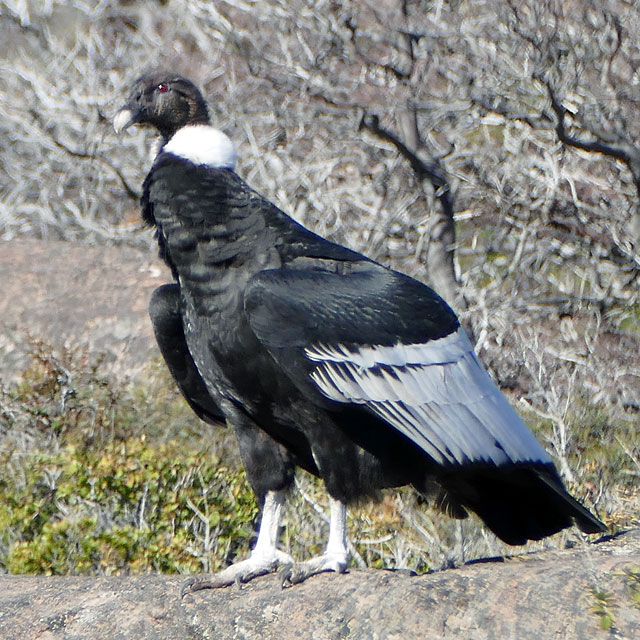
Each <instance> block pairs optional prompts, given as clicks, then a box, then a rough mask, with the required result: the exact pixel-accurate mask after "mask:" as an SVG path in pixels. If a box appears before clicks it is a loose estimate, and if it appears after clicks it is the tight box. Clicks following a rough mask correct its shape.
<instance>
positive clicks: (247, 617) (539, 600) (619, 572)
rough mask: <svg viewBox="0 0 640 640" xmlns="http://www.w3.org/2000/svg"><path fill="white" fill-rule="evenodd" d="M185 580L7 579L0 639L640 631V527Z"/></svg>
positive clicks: (543, 635)
mask: <svg viewBox="0 0 640 640" xmlns="http://www.w3.org/2000/svg"><path fill="white" fill-rule="evenodd" d="M183 580H184V577H181V576H175V575H174V576H163V575H139V576H131V577H36V576H6V575H5V576H0V638H6V639H10V638H16V639H18V638H19V639H20V640H35V639H38V640H54V639H57V638H60V639H63V638H64V639H65V640H89V639H91V640H94V639H96V638H98V639H103V638H104V639H105V640H106V639H109V640H116V639H129V638H136V639H142V638H144V639H145V640H167V639H173V638H176V639H177V638H212V639H217V640H226V639H240V638H242V639H244V640H270V639H273V640H276V639H277V640H289V639H292V640H293V639H294V638H304V639H306V638H309V639H311V640H338V639H342V640H376V639H379V640H383V639H384V640H407V639H414V638H415V639H423V640H430V639H436V638H437V639H445V640H446V639H448V638H461V639H465V640H485V639H486V640H489V639H498V638H499V639H501V640H508V639H514V640H516V639H517V640H529V639H531V640H546V639H551V638H562V639H564V640H572V639H576V640H578V639H580V640H587V639H593V638H624V639H628V640H632V639H633V638H640V601H639V600H640V585H639V582H638V581H639V580H640V530H635V531H633V532H630V533H627V534H624V535H621V536H619V537H618V538H616V539H614V540H611V541H608V542H603V543H599V544H594V545H589V546H582V545H579V546H578V547H576V548H575V549H571V550H563V551H553V552H542V553H538V554H531V555H527V556H522V557H514V558H511V559H507V560H505V561H504V562H485V563H476V564H473V565H468V566H464V567H461V568H458V569H448V570H445V571H441V572H438V573H432V574H428V575H423V576H419V577H411V576H407V575H403V574H401V573H392V572H387V571H376V570H367V571H352V572H350V573H348V574H345V575H335V574H324V575H320V576H316V577H313V578H310V579H309V580H308V581H307V582H305V583H302V584H300V585H296V586H294V587H289V588H286V589H281V588H280V582H279V578H278V576H276V575H274V576H267V577H262V578H257V579H255V580H254V581H253V582H251V583H249V584H247V585H242V586H241V587H237V586H236V587H230V588H227V589H221V590H216V591H199V592H197V593H194V594H189V595H187V596H185V598H184V599H182V600H181V599H180V596H179V592H180V585H181V584H182V582H183ZM603 627H606V629H605V628H603Z"/></svg>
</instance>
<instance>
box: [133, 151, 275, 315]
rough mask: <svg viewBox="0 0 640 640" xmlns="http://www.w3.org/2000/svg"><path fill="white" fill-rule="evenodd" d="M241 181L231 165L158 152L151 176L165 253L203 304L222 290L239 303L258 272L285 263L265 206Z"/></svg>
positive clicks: (151, 206)
mask: <svg viewBox="0 0 640 640" xmlns="http://www.w3.org/2000/svg"><path fill="white" fill-rule="evenodd" d="M236 183H237V177H236V176H235V174H233V173H231V172H229V171H227V170H224V169H220V170H212V169H210V168H205V167H197V166H193V165H190V164H189V163H186V162H183V161H181V160H180V159H177V158H174V157H172V156H170V155H169V157H167V158H163V157H162V156H161V157H160V158H159V160H158V162H157V163H156V165H155V166H154V169H153V170H152V172H151V174H150V176H149V179H148V181H147V185H146V186H147V189H146V193H145V195H146V198H147V202H148V205H147V210H148V211H149V212H150V216H151V217H152V222H153V223H154V224H155V225H156V226H157V229H158V242H159V245H160V252H161V255H162V257H163V258H164V259H165V261H166V262H167V263H168V264H169V266H170V267H171V268H172V270H173V272H174V276H175V277H176V278H177V279H178V281H179V282H180V285H181V287H182V288H183V289H184V293H185V294H186V295H187V297H189V295H188V294H189V292H191V293H192V294H193V295H194V296H195V297H197V298H198V299H199V301H200V303H201V304H202V302H203V301H204V302H206V299H207V298H215V297H219V296H222V297H224V298H229V299H230V300H229V302H231V299H233V300H234V301H235V302H236V303H239V302H240V300H241V293H242V290H243V287H244V285H245V284H246V282H247V281H248V279H249V278H250V277H251V276H252V275H253V274H254V273H256V272H258V271H260V270H263V269H269V268H273V267H277V266H279V264H280V258H279V255H278V253H277V251H276V250H275V248H274V240H273V237H272V235H273V234H272V232H271V231H270V229H269V228H268V226H267V224H266V221H265V218H264V216H263V215H261V210H260V207H259V206H257V205H256V204H255V203H254V202H253V201H252V198H251V194H250V193H246V192H245V191H244V190H243V189H241V188H240V189H238V185H237V184H236ZM203 297H204V300H203ZM211 302H212V300H209V304H211ZM205 306H208V305H205ZM225 306H226V305H225ZM209 310H211V309H209Z"/></svg>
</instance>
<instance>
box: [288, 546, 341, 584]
mask: <svg viewBox="0 0 640 640" xmlns="http://www.w3.org/2000/svg"><path fill="white" fill-rule="evenodd" d="M348 563H349V559H348V556H347V554H346V553H324V554H322V555H321V556H316V557H315V558H311V559H310V560H307V561H305V562H296V563H291V564H290V565H288V566H285V567H283V569H282V572H281V575H282V586H283V587H284V586H285V584H286V583H287V582H288V583H289V584H298V583H300V582H304V581H305V580H306V579H307V578H309V577H311V576H315V575H316V574H318V573H323V572H325V571H335V572H336V573H344V572H345V571H346V570H347V564H348Z"/></svg>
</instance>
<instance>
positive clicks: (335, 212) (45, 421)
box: [0, 0, 640, 573]
mask: <svg viewBox="0 0 640 640" xmlns="http://www.w3.org/2000/svg"><path fill="white" fill-rule="evenodd" d="M639 29H640V9H638V7H637V6H636V4H635V3H632V2H625V1H623V0H607V1H605V2H602V1H596V0H593V1H589V0H587V1H581V2H573V1H571V0H565V1H562V2H561V1H560V0H558V1H553V0H545V1H543V2H528V1H522V2H519V1H516V0H511V1H504V0H502V1H499V2H483V1H474V2H467V1H465V0H462V1H457V2H453V1H450V2H445V1H444V0H433V1H424V2H423V1H415V2H409V1H407V2H402V1H400V0H385V1H383V2H375V3H374V2H371V3H369V2H366V1H364V0H363V1H359V2H348V1H346V0H338V1H331V2H329V1H325V0H319V1H316V2H312V1H310V0H309V1H304V0H291V1H287V2H278V1H276V0H267V1H264V0H263V1H260V2H258V1H252V0H238V1H235V0H232V1H219V2H205V1H202V2H200V1H197V0H174V1H167V2H151V1H147V2H130V1H124V0H122V1H120V2H117V1H115V0H105V1H103V2H88V1H84V0H69V1H68V2H61V1H57V0H50V1H49V2H46V3H42V2H36V1H29V0H18V1H11V0H0V40H1V41H2V42H4V43H5V47H4V50H3V53H2V56H1V57H0V70H1V72H0V137H1V140H2V145H1V148H0V234H1V236H2V238H3V240H5V241H11V240H13V241H19V240H20V238H21V237H25V236H31V237H33V236H36V237H41V238H45V239H46V238H61V239H64V240H67V241H69V242H76V243H93V244H98V245H106V244H109V243H121V244H128V245H134V246H139V247H142V248H144V249H145V250H148V251H150V252H151V251H154V249H153V239H152V237H151V234H150V232H149V231H148V230H146V229H143V228H142V226H141V223H140V220H139V214H138V205H137V194H138V191H139V189H140V185H141V182H142V179H143V177H144V175H145V173H146V171H147V170H148V167H149V164H150V160H151V156H150V155H149V152H148V146H149V143H150V141H151V138H150V135H149V134H148V133H146V132H141V131H137V132H134V133H132V134H130V135H126V136H123V137H122V138H117V137H116V136H115V135H114V134H113V132H112V128H111V124H110V119H111V118H112V116H113V114H114V113H115V110H116V109H117V107H118V106H119V105H120V104H121V102H122V100H123V96H124V94H125V92H126V90H127V86H128V85H129V83H130V82H131V81H132V80H133V79H134V78H135V77H137V76H138V75H139V74H140V73H141V72H142V71H144V70H146V69H149V68H152V67H157V66H164V67H170V68H176V69H178V70H180V71H181V72H183V73H185V74H186V75H189V76H190V77H192V78H193V79H194V80H195V81H196V82H197V83H198V84H200V85H201V86H203V87H204V89H205V92H206V94H207V96H208V98H209V101H210V106H211V112H212V116H213V118H214V121H215V123H216V125H217V126H218V127H220V128H222V129H224V130H225V131H227V132H228V133H229V134H230V135H231V136H232V138H233V139H234V140H235V141H236V143H237V145H238V147H239V150H240V165H239V168H238V171H239V173H240V174H241V175H242V176H243V177H244V178H245V179H246V180H247V181H248V182H249V183H250V184H251V185H252V186H254V187H255V188H256V189H258V190H259V191H261V192H262V193H263V194H264V195H265V196H267V197H268V198H270V199H272V200H273V201H275V202H276V203H277V204H278V205H279V206H281V207H282V208H283V209H284V210H285V211H287V212H288V213H290V214H291V215H293V216H294V217H296V218H297V219H298V220H300V221H301V222H303V223H304V224H306V225H307V226H309V227H311V228H313V229H314V230H316V231H318V232H319V233H321V234H323V235H325V236H327V237H329V238H331V239H334V240H338V241H340V242H343V243H345V244H347V245H348V246H350V247H352V248H355V249H357V250H360V251H363V252H365V253H367V254H368V255H370V256H372V257H374V258H375V259H377V260H379V261H381V262H383V263H385V264H389V265H392V266H394V267H396V268H399V269H401V270H403V271H404V272H406V273H409V274H410V275H413V276H415V277H417V278H419V279H422V280H425V281H427V282H430V283H432V284H434V285H435V286H436V288H437V289H438V290H439V291H440V292H441V293H442V294H443V295H444V296H445V297H446V298H447V299H448V300H449V301H450V303H451V304H452V305H453V306H454V307H455V308H456V309H457V310H458V312H459V313H460V314H461V315H462V317H463V318H464V321H465V323H466V324H467V326H468V327H469V328H470V329H471V330H472V331H473V334H474V336H475V339H476V344H477V350H478V352H479V354H480V356H481V358H482V359H483V361H484V362H485V364H486V365H487V366H488V367H489V369H490V370H491V372H492V374H493V375H494V376H495V377H496V379H497V380H498V382H499V384H500V385H501V387H503V389H505V391H506V392H507V393H508V394H509V395H510V397H511V399H512V402H513V403H514V404H515V406H516V407H517V408H518V409H519V411H520V412H521V413H523V415H524V416H525V418H526V419H527V421H528V423H529V424H530V425H531V426H532V428H533V429H534V430H535V431H536V433H537V435H538V437H539V439H540V440H541V441H542V442H543V443H544V444H545V446H546V447H547V448H548V449H549V450H550V452H551V453H552V455H553V456H554V457H555V459H556V461H557V463H558V466H559V468H560V469H561V471H562V473H563V476H564V478H565V480H566V482H567V483H568V485H569V487H570V489H571V490H572V492H573V493H574V494H575V495H577V496H578V497H579V498H580V499H582V500H583V501H584V502H585V503H586V504H587V505H588V506H590V508H593V509H595V510H596V511H597V512H598V514H599V515H600V517H602V518H604V519H605V521H606V522H607V524H609V525H610V526H611V527H612V529H613V530H615V529H617V528H620V527H626V526H631V525H633V524H636V525H637V523H638V518H639V516H640V497H639V495H638V477H639V475H640V436H639V435H638V432H639V429H638V427H639V426H640V295H639V292H638V273H639V270H640V256H639V253H638V247H639V246H640V222H639V220H640V213H639V202H640V200H639V196H638V193H639V186H640V162H639V160H640V152H639V150H638V134H639V131H638V127H640V124H639V123H640V118H639V117H638V116H639V113H638V111H639V110H638V99H639V94H638V86H639V84H638V83H639V78H638V73H637V69H638V68H639V63H640V50H639V49H638V43H637V38H636V37H635V34H637V33H638V30H639ZM70 268H72V265H70ZM97 355H98V354H90V357H89V358H87V357H86V356H87V354H78V353H73V352H70V353H63V354H59V353H57V354H54V353H53V352H52V351H51V349H49V348H48V347H47V346H46V345H43V344H40V343H38V342H34V343H33V365H32V367H31V368H30V369H29V370H27V371H25V372H24V373H23V376H22V382H21V384H20V385H18V386H16V385H8V384H4V385H3V386H2V389H1V395H0V456H1V458H2V462H3V467H4V468H5V469H6V472H5V473H4V474H3V477H2V478H0V568H1V569H2V570H5V571H12V572H25V571H29V572H52V573H94V572H103V573H114V572H130V571H149V570H162V571H196V570H199V569H201V568H202V569H207V570H208V569H211V570H213V569H215V568H217V567H219V566H221V565H223V564H224V563H226V562H228V561H231V560H232V559H233V558H234V557H235V556H236V555H242V554H244V553H246V549H247V548H248V546H249V544H250V540H251V537H252V531H253V527H252V525H253V520H254V519H255V517H256V507H255V504H254V502H253V499H252V497H251V494H250V492H249V490H248V487H247V485H246V483H245V481H244V479H243V475H242V472H241V470H240V469H239V463H238V459H237V456H236V453H235V447H234V445H233V442H231V441H230V439H229V436H228V434H227V432H226V430H225V429H223V428H220V429H211V428H210V427H207V426H206V425H204V424H202V423H198V421H197V420H196V419H195V418H194V417H193V416H191V415H190V413H189V411H188V409H187V408H186V407H185V406H184V404H183V403H182V401H181V400H180V399H179V398H178V397H177V395H176V394H175V391H174V390H173V385H172V384H171V382H170V380H169V379H168V377H167V376H166V374H164V371H163V367H162V365H161V364H160V363H158V362H155V363H150V364H149V371H148V374H147V375H145V376H140V377H139V378H137V379H136V380H135V381H134V382H124V381H117V380H113V379H109V378H107V377H105V376H104V375H103V374H102V373H101V370H100V362H99V358H97ZM324 507H325V505H324V496H323V493H322V491H321V488H320V487H319V486H318V484H317V483H315V482H314V481H312V480H311V479H309V478H307V477H305V476H301V478H300V480H299V487H298V490H297V491H296V492H295V495H294V496H293V504H292V507H291V508H290V510H289V516H288V519H287V521H286V523H285V530H284V545H285V546H286V547H287V548H288V549H289V550H291V551H293V553H294V554H295V555H297V556H298V557H302V556H303V555H306V554H308V553H309V551H315V550H318V549H319V544H320V543H321V540H322V537H323V531H324V527H325V509H324ZM350 534H351V541H352V543H353V551H354V561H355V562H356V563H357V564H367V565H370V566H371V565H376V566H397V567H411V568H417V569H425V568H428V567H433V566H436V567H437V566H441V565H442V564H447V563H450V562H460V561H462V560H468V559H471V558H475V557H479V556H483V555H487V554H489V555H493V554H497V553H501V552H503V551H505V548H504V547H503V546H502V545H501V544H499V543H498V542H496V541H495V539H494V538H493V537H492V536H490V535H489V534H487V533H485V532H484V530H483V529H482V528H480V527H479V526H478V523H477V521H475V520H470V521H465V522H463V523H455V522H452V521H449V520H447V519H446V518H439V517H434V514H433V513H432V512H431V511H429V509H428V507H426V506H425V505H422V504H420V502H419V500H418V499H417V498H416V496H415V495H413V494H412V493H411V492H409V491H401V492H393V493H389V494H386V495H385V497H384V498H383V501H382V503H381V505H377V506H369V505H363V506H362V508H361V509H360V510H359V511H356V512H355V513H354V514H353V516H352V519H351V520H350ZM577 535H578V534H577V533H576V532H566V533H563V534H560V535H559V536H557V537H556V538H554V539H553V540H551V541H546V542H543V543H541V544H540V545H537V546H543V545H547V544H563V543H565V542H567V541H568V540H572V539H574V538H575V537H576V536H577ZM534 546H535V545H532V547H534Z"/></svg>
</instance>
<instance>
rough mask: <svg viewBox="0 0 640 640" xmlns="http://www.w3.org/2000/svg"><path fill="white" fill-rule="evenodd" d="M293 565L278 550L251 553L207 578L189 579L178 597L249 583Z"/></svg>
mask: <svg viewBox="0 0 640 640" xmlns="http://www.w3.org/2000/svg"><path fill="white" fill-rule="evenodd" d="M293 565H294V560H293V558H292V557H291V556H290V555H289V554H288V553H284V551H279V550H278V549H274V550H273V553H269V554H262V553H252V554H251V555H250V556H249V557H248V558H247V559H246V560H242V561H240V562H236V563H235V564H232V565H231V566H229V567H227V568H226V569H223V570H222V571H219V572H218V573H214V574H213V575H212V576H210V577H208V578H189V580H187V581H186V582H185V583H184V584H183V585H182V589H181V591H180V597H181V598H184V596H185V595H187V593H194V592H196V591H202V590H203V589H220V588H221V587H227V586H229V585H231V584H241V583H243V582H249V580H253V578H257V577H258V576H263V575H266V574H267V573H274V572H275V571H277V569H278V567H281V566H284V567H291V566H293Z"/></svg>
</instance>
